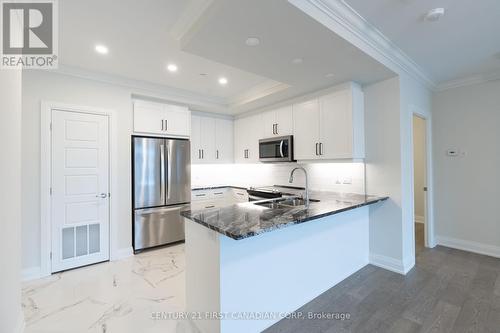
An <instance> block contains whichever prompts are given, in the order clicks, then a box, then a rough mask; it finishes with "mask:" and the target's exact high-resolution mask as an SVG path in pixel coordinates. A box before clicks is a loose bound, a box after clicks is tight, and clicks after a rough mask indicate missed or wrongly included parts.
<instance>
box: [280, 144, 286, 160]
mask: <svg viewBox="0 0 500 333" xmlns="http://www.w3.org/2000/svg"><path fill="white" fill-rule="evenodd" d="M283 143H285V140H281V142H280V155H281V157H282V158H284V157H285V155H283Z"/></svg>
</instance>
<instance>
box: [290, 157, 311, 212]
mask: <svg viewBox="0 0 500 333" xmlns="http://www.w3.org/2000/svg"><path fill="white" fill-rule="evenodd" d="M295 170H302V171H304V175H305V176H306V189H305V195H304V200H305V203H306V207H309V183H308V181H307V171H306V169H304V168H303V167H297V168H294V169H293V170H292V172H290V179H288V182H289V183H290V184H291V183H293V173H294V172H295Z"/></svg>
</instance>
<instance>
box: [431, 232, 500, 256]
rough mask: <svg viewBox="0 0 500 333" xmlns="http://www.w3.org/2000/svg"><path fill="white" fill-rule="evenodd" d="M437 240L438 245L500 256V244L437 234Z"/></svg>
mask: <svg viewBox="0 0 500 333" xmlns="http://www.w3.org/2000/svg"><path fill="white" fill-rule="evenodd" d="M436 242H437V244H438V245H443V246H446V247H451V248H454V249H458V250H463V251H469V252H474V253H479V254H484V255H487V256H492V257H496V258H500V246H495V245H490V244H484V243H478V242H473V241H468V240H464V239H458V238H452V237H444V236H436Z"/></svg>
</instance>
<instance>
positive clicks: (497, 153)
mask: <svg viewBox="0 0 500 333" xmlns="http://www.w3.org/2000/svg"><path fill="white" fill-rule="evenodd" d="M433 112H434V118H433V121H434V131H433V135H434V140H433V144H434V169H435V212H436V213H435V215H436V234H437V237H438V243H441V244H444V245H448V246H453V247H458V248H463V249H466V250H471V251H475V252H482V253H487V254H490V255H496V256H497V257H499V256H500V217H499V214H498V207H499V202H500V130H499V125H500V81H494V82H489V83H484V84H478V85H473V86H467V87H461V88H456V89H451V90H446V91H443V92H440V93H437V94H435V95H434V104H433ZM448 149H459V150H460V152H461V154H460V156H458V157H449V156H446V150H448Z"/></svg>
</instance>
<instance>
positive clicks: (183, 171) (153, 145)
mask: <svg viewBox="0 0 500 333" xmlns="http://www.w3.org/2000/svg"><path fill="white" fill-rule="evenodd" d="M132 155H133V166H132V168H133V170H132V173H133V179H132V184H133V189H132V193H133V200H132V201H133V219H134V222H133V241H134V251H136V252H137V251H139V250H142V249H146V248H149V247H154V246H159V245H165V244H169V243H173V242H177V241H180V240H184V219H183V218H182V217H181V216H180V211H181V210H183V209H185V208H188V207H189V202H190V201H191V157H190V156H191V154H190V143H189V141H188V140H177V139H162V138H150V137H133V138H132Z"/></svg>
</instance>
